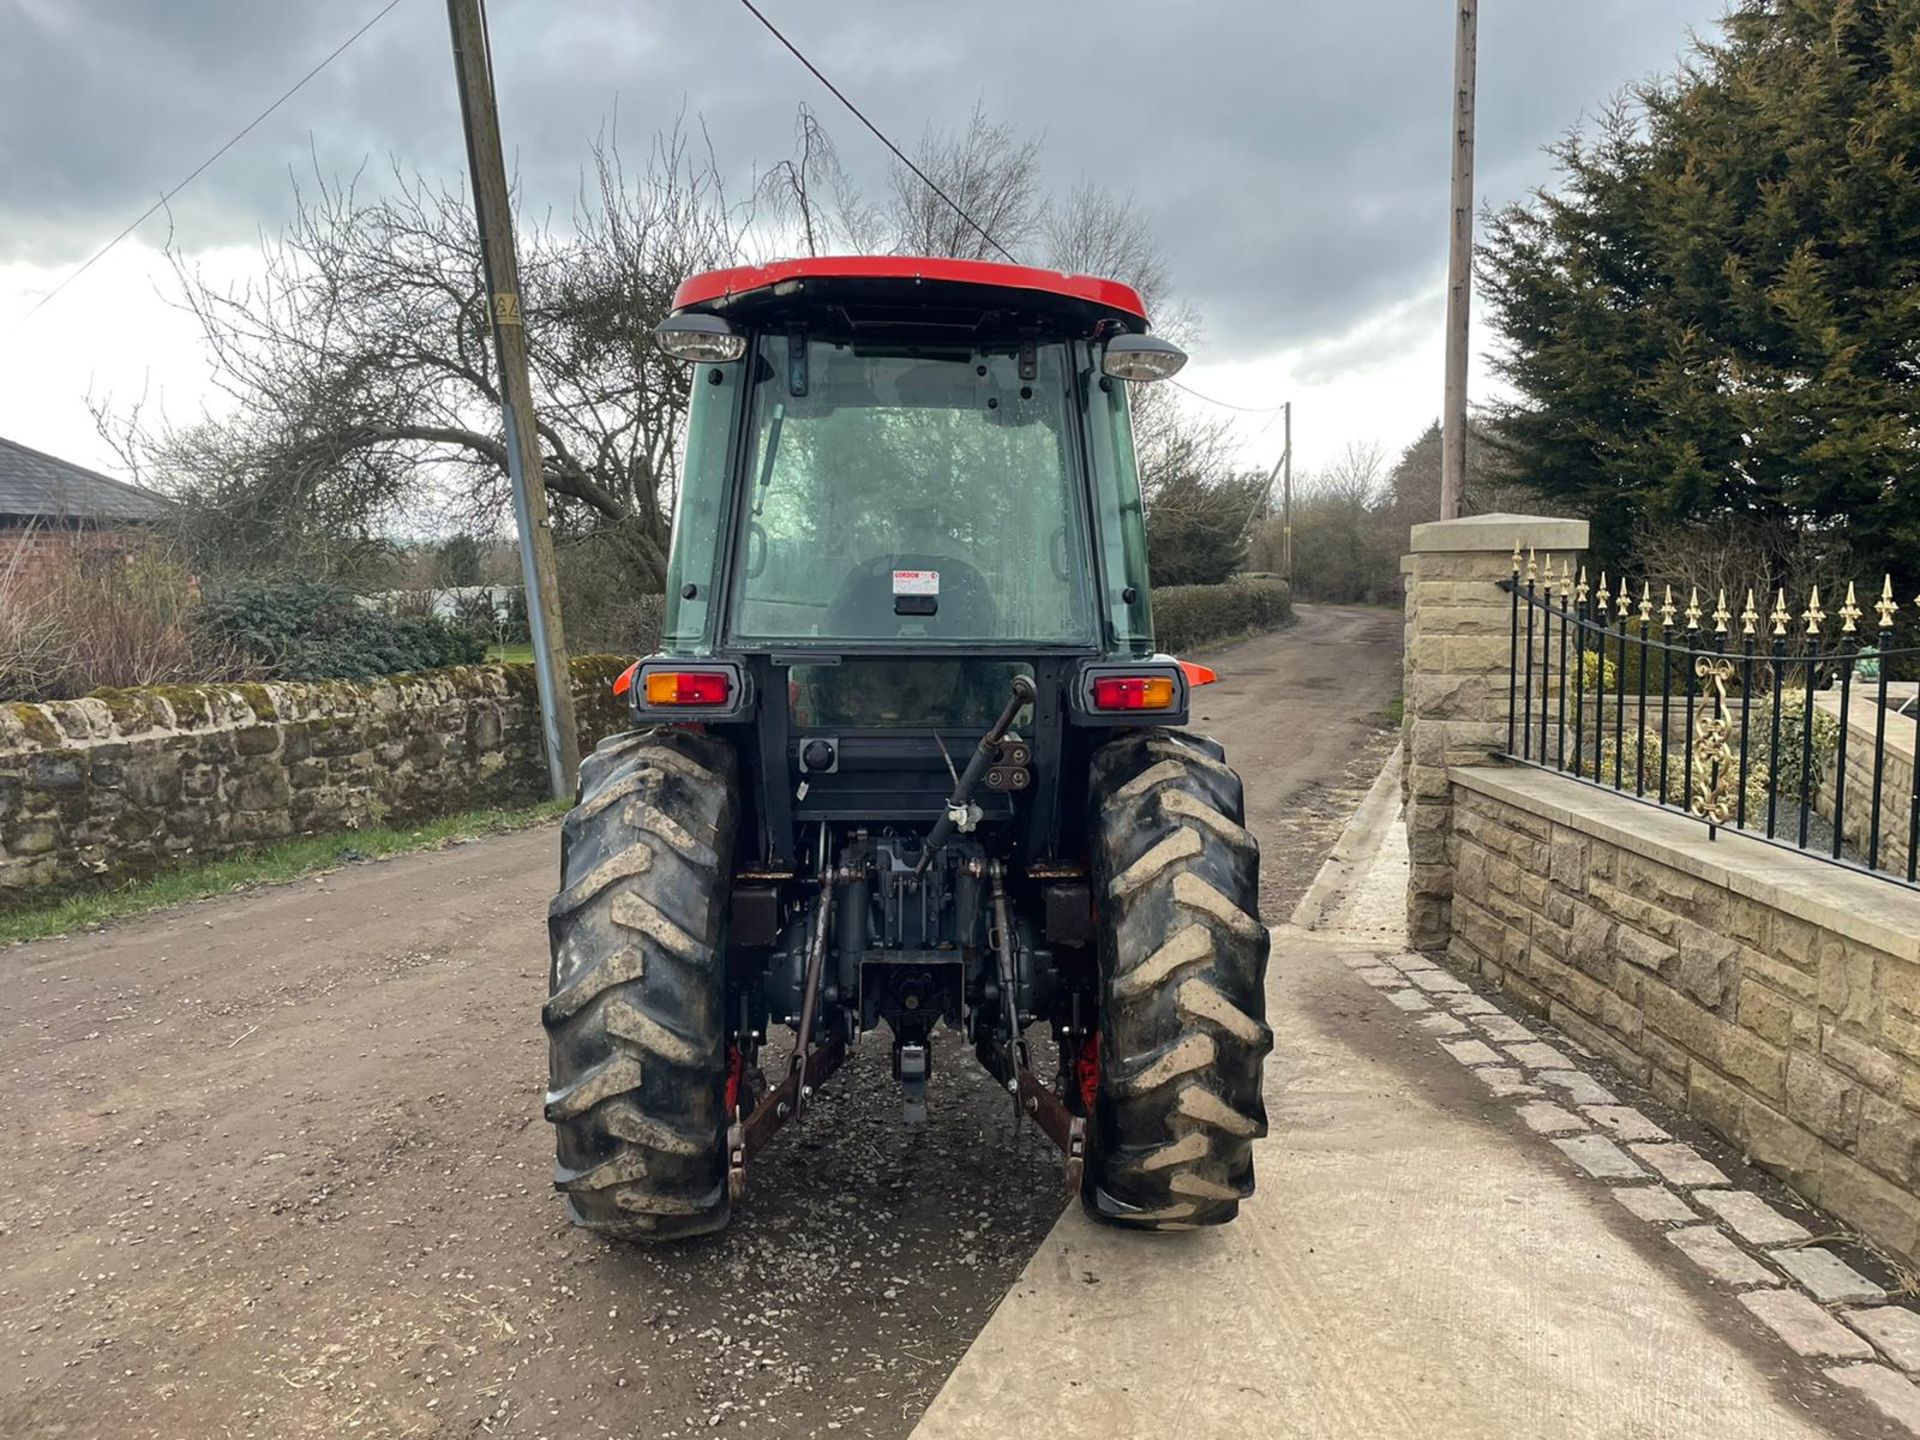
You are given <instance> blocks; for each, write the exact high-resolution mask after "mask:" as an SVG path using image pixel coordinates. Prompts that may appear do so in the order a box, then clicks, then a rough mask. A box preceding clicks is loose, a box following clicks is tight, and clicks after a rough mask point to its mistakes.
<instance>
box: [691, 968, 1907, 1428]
mask: <svg viewBox="0 0 1920 1440" xmlns="http://www.w3.org/2000/svg"><path fill="white" fill-rule="evenodd" d="M1273 953H1274V964H1273V965H1272V967H1271V968H1270V970H1269V975H1270V977H1271V982H1270V984H1271V990H1270V998H1269V1002H1268V1019H1269V1022H1270V1023H1271V1024H1272V1025H1273V1027H1274V1030H1275V1036H1276V1044H1275V1047H1274V1052H1273V1058H1272V1060H1271V1061H1269V1062H1268V1066H1267V1110H1268V1115H1269V1118H1270V1122H1271V1130H1270V1132H1269V1135H1268V1137H1267V1138H1266V1139H1264V1140H1262V1141H1260V1142H1258V1143H1257V1146H1256V1163H1257V1165H1258V1166H1259V1174H1260V1186H1259V1189H1258V1190H1257V1191H1256V1193H1255V1194H1254V1196H1253V1197H1252V1199H1250V1200H1249V1201H1247V1202H1246V1203H1245V1204H1244V1205H1243V1207H1242V1209H1241V1213H1240V1218H1239V1219H1238V1220H1236V1221H1235V1222H1234V1223H1233V1224H1231V1225H1228V1226H1225V1227H1222V1228H1220V1229H1214V1230H1203V1231H1196V1232H1192V1233H1189V1234H1182V1235H1169V1236H1157V1237H1141V1236H1138V1235H1131V1234H1127V1233H1125V1232H1120V1231H1114V1230H1109V1229H1104V1228H1101V1227H1097V1226H1095V1225H1093V1224H1092V1223H1091V1222H1089V1221H1088V1220H1087V1219H1086V1218H1085V1216H1084V1215H1083V1214H1082V1212H1081V1210H1080V1207H1078V1206H1077V1205H1076V1206H1074V1207H1072V1208H1071V1209H1070V1210H1069V1211H1068V1212H1067V1213H1066V1214H1065V1215H1064V1216H1062V1218H1061V1221H1060V1223H1059V1225H1058V1226H1056V1227H1055V1229H1054V1231H1053V1233H1052V1235H1051V1236H1049V1238H1048V1240H1047V1241H1046V1243H1045V1244H1044V1245H1043V1246H1042V1247H1041V1248H1040V1250H1039V1252H1038V1253H1037V1254H1036V1255H1035V1256H1034V1258H1033V1260H1032V1261H1031V1262H1030V1263H1029V1264H1028V1266H1027V1268H1026V1270H1025V1272H1024V1273H1023V1274H1022V1275H1021V1277H1020V1279H1019V1281H1018V1282H1017V1283H1016V1284H1015V1285H1014V1287H1013V1289H1012V1291H1011V1292H1010V1293H1009V1294H1008V1295H1007V1297H1006V1299H1005V1300H1003V1301H1002V1302H1001V1304H1000V1307H999V1309H998V1310H997V1311H996V1312H995V1314H994V1317H993V1319H992V1320H990V1321H989V1322H988V1323H987V1325H986V1327H985V1329H984V1330H982V1332H981V1333H980V1335H979V1336H978V1337H977V1339H976V1340H975V1341H974V1344H973V1346H972V1348H971V1349H970V1350H969V1351H968V1353H967V1355H966V1356H965V1358H964V1359H963V1360H962V1361H961V1363H960V1365H959V1366H958V1368H957V1369H956V1370H955V1371H954V1372H953V1374H952V1376H951V1377H950V1378H949V1379H948V1381H947V1384H946V1386H945V1387H944V1388H943V1389H942V1390H941V1391H940V1393H939V1395H938V1396H936V1397H935V1399H934V1401H933V1403H932V1404H931V1406H930V1407H929V1408H928V1410H927V1412H926V1414H925V1416H924V1418H923V1419H922V1421H921V1422H920V1425H919V1428H918V1429H917V1430H915V1431H914V1432H913V1433H914V1440H1006V1437H1008V1436H1015V1435H1046V1436H1050V1437H1053V1440H1162V1437H1168V1436H1177V1437H1179V1440H1247V1437H1249V1436H1260V1437H1263V1440H1267V1437H1272V1440H1307V1437H1312V1440H1359V1437H1367V1440H1376V1437H1377V1440H1389V1437H1391V1440H1405V1437H1410V1436H1446V1437H1448V1440H1539V1437H1542V1436H1552V1437H1554V1440H1622V1437H1633V1440H1698V1437H1700V1436H1708V1435H1710V1436H1713V1437H1715V1440H1789V1437H1791V1440H1814V1437H1816V1436H1823V1435H1828V1436H1830V1435H1832V1434H1833V1433H1844V1434H1846V1435H1848V1436H1854V1435H1862V1436H1864V1435H1866V1434H1868V1433H1869V1432H1868V1431H1866V1430H1865V1429H1854V1430H1847V1431H1843V1432H1832V1431H1829V1430H1828V1429H1827V1428H1825V1425H1824V1424H1823V1422H1822V1420H1821V1418H1820V1417H1819V1416H1818V1415H1815V1414H1812V1413H1810V1412H1809V1407H1811V1406H1826V1407H1829V1408H1832V1407H1837V1406H1839V1405H1840V1402H1839V1401H1838V1400H1837V1399H1836V1398H1834V1397H1833V1396H1832V1394H1831V1392H1823V1391H1821V1390H1820V1389H1818V1388H1817V1387H1818V1385H1819V1380H1818V1376H1817V1374H1816V1373H1815V1372H1814V1371H1812V1370H1810V1369H1806V1368H1805V1367H1801V1366H1799V1365H1798V1364H1797V1363H1796V1362H1793V1361H1792V1360H1791V1358H1790V1357H1788V1356H1786V1355H1785V1353H1784V1352H1783V1351H1781V1350H1780V1349H1779V1347H1778V1345H1777V1344H1776V1343H1775V1342H1774V1341H1772V1340H1771V1339H1770V1338H1762V1337H1760V1336H1758V1335H1756V1334H1755V1333H1754V1331H1753V1329H1752V1327H1751V1326H1750V1325H1749V1324H1748V1323H1747V1322H1746V1318H1745V1317H1744V1316H1743V1315H1741V1314H1740V1312H1739V1311H1738V1309H1737V1308H1736V1306H1735V1304H1734V1302H1733V1300H1732V1298H1731V1297H1729V1296H1727V1295H1726V1294H1724V1293H1723V1292H1718V1291H1715V1290H1714V1289H1713V1288H1712V1287H1710V1286H1708V1285H1707V1284H1706V1283H1704V1281H1702V1280H1701V1279H1700V1278H1698V1275H1697V1272H1695V1271H1694V1270H1693V1269H1692V1267H1691V1266H1689V1265H1687V1264H1686V1263H1685V1262H1684V1261H1682V1260H1681V1258H1680V1257H1679V1256H1678V1255H1677V1254H1675V1253H1674V1252H1672V1251H1671V1250H1670V1249H1669V1247H1667V1246H1665V1245H1662V1244H1659V1243H1658V1242H1657V1241H1656V1240H1655V1239H1654V1238H1653V1236H1652V1234H1651V1233H1650V1232H1648V1231H1646V1230H1645V1229H1644V1228H1643V1227H1642V1226H1640V1225H1639V1223H1638V1222H1637V1221H1635V1220H1634V1219H1633V1218H1632V1217H1631V1216H1628V1215H1625V1214H1622V1213H1620V1212H1618V1211H1617V1210H1615V1209H1614V1208H1613V1206H1612V1204H1611V1203H1610V1202H1609V1201H1608V1200H1607V1199H1606V1191H1605V1188H1604V1187H1602V1186H1600V1185H1598V1184H1596V1183H1595V1182H1594V1181H1592V1180H1590V1179H1588V1178H1587V1177H1586V1176H1585V1175H1583V1174H1580V1173H1578V1172H1577V1171H1575V1170H1574V1169H1573V1168H1572V1167H1571V1166H1567V1165H1565V1164H1563V1163H1561V1161H1560V1159H1559V1157H1558V1156H1556V1155H1555V1154H1554V1153H1553V1152H1552V1150H1550V1149H1549V1148H1548V1145H1547V1142H1545V1141H1543V1140H1542V1139H1540V1138H1539V1137H1536V1136H1534V1135H1533V1134H1531V1133H1530V1132H1528V1131H1527V1130H1526V1129H1525V1128H1524V1127H1523V1126H1520V1125H1515V1124H1512V1123H1511V1117H1510V1116H1509V1115H1507V1114H1506V1113H1505V1112H1506V1111H1507V1110H1508V1109H1509V1107H1508V1106H1507V1105H1505V1104H1497V1103H1496V1102H1495V1101H1493V1100H1492V1099H1491V1098H1489V1096H1488V1093H1487V1091H1486V1090H1485V1088H1483V1086H1481V1085H1479V1084H1476V1083H1475V1077H1477V1076H1479V1075H1481V1074H1482V1073H1484V1072H1483V1071H1478V1070H1476V1071H1468V1070H1465V1069H1462V1068H1461V1067H1460V1066H1458V1065H1456V1064H1455V1063H1454V1062H1453V1061H1452V1060H1450V1059H1448V1058H1447V1057H1446V1056H1445V1055H1444V1054H1443V1053H1442V1052H1441V1051H1440V1048H1439V1046H1438V1045H1437V1044H1436V1043H1435V1040H1434V1037H1432V1036H1430V1035H1428V1034H1426V1033H1424V1032H1422V1031H1420V1030H1418V1029H1417V1028H1416V1027H1415V1026H1414V1025H1412V1024H1410V1023H1406V1022H1404V1021H1403V1020H1401V1018H1400V1017H1399V1016H1398V1015H1396V1014H1395V1013H1394V1012H1392V1011H1390V1010H1388V1009H1387V1008H1386V1007H1385V1006H1383V1005H1381V1004H1380V1003H1379V997H1378V992H1374V991H1371V990H1369V989H1367V988H1366V987H1364V986H1361V985H1358V984H1356V983H1355V982H1354V980H1353V978H1352V976H1351V975H1350V974H1349V973H1348V972H1347V970H1346V968H1345V967H1344V966H1343V965H1341V964H1340V963H1339V961H1338V959H1337V958H1336V957H1335V956H1334V955H1332V954H1330V953H1329V951H1328V949H1327V942H1324V941H1320V940H1318V939H1317V938H1316V937H1313V936H1308V935H1306V934H1304V932H1297V931H1289V930H1282V931H1280V932H1279V933H1278V934H1277V935H1276V938H1275V941H1274V950H1273ZM1490 1120H1493V1121H1495V1122H1496V1123H1489V1121H1490ZM1616 1153H1619V1152H1617V1150H1616ZM1808 1303H1811V1302H1808ZM1816 1309H1817V1307H1816ZM1855 1338H1856V1339H1857V1337H1855ZM1858 1343H1859V1344H1861V1345H1862V1346H1864V1345H1865V1342H1864V1341H1858ZM1796 1386H1800V1387H1801V1388H1799V1389H1796V1388H1795V1387H1796ZM1823 1395H1824V1396H1825V1398H1824V1399H1823V1398H1822V1397H1823ZM1861 1410H1862V1412H1863V1413H1864V1406H1862V1407H1861ZM1872 1423H1874V1424H1876V1425H1877V1424H1879V1423H1880V1422H1879V1421H1878V1419H1877V1417H1876V1418H1875V1419H1874V1420H1873V1421H1872ZM716 1433H719V1432H716Z"/></svg>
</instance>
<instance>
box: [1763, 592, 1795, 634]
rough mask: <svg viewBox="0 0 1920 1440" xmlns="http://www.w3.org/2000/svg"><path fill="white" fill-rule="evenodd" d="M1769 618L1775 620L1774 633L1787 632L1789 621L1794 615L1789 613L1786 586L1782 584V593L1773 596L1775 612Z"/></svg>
mask: <svg viewBox="0 0 1920 1440" xmlns="http://www.w3.org/2000/svg"><path fill="white" fill-rule="evenodd" d="M1767 618H1768V619H1769V620H1771V621H1772V622H1773V633H1774V634H1776V635H1785V634H1786V633H1787V622H1788V621H1789V620H1791V619H1792V618H1793V616H1791V615H1789V614H1788V613H1787V587H1786V586H1784V585H1782V586H1781V587H1780V593H1779V594H1778V595H1776V596H1774V597H1773V613H1772V614H1771V615H1769V616H1768V617H1767Z"/></svg>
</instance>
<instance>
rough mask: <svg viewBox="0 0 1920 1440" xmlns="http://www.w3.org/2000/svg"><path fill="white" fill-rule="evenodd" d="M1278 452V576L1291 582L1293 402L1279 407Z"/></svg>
mask: <svg viewBox="0 0 1920 1440" xmlns="http://www.w3.org/2000/svg"><path fill="white" fill-rule="evenodd" d="M1280 415H1281V426H1280V433H1281V437H1282V439H1283V441H1284V443H1285V445H1286V447H1287V448H1286V449H1284V450H1282V451H1281V452H1280V578H1281V579H1283V580H1285V581H1286V582H1287V583H1288V584H1289V585H1291V584H1292V583H1293V402H1292V401H1291V400H1289V401H1287V402H1286V404H1285V405H1283V406H1282V407H1281V410H1280Z"/></svg>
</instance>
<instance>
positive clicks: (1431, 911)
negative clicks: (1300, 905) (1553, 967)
mask: <svg viewBox="0 0 1920 1440" xmlns="http://www.w3.org/2000/svg"><path fill="white" fill-rule="evenodd" d="M1515 542H1518V544H1519V546H1520V548H1521V550H1522V552H1523V553H1524V552H1525V551H1526V550H1527V549H1528V548H1529V547H1531V548H1532V549H1533V550H1534V551H1535V552H1536V553H1537V554H1538V555H1539V556H1540V557H1541V558H1542V560H1543V561H1544V559H1545V557H1546V556H1547V555H1548V554H1551V555H1552V556H1553V559H1554V564H1555V566H1556V568H1557V567H1558V565H1559V563H1560V561H1561V560H1562V559H1563V558H1564V559H1568V560H1570V561H1571V563H1572V564H1573V566H1574V568H1575V569H1576V571H1577V569H1578V567H1579V563H1580V555H1579V552H1580V551H1583V550H1585V549H1586V545H1587V522H1586V521H1584V520H1554V519H1550V518H1547V517H1545V516H1540V515H1474V516H1471V517H1468V518H1466V519H1461V520H1437V521H1434V522H1432V523H1430V524H1426V525H1416V526H1414V527H1413V537H1412V545H1411V547H1410V553H1409V554H1408V555H1407V556H1406V557H1405V558H1404V559H1403V560H1402V561H1401V564H1400V568H1401V570H1402V572H1403V573H1404V574H1405V575H1406V583H1407V643H1406V655H1405V662H1404V663H1405V670H1406V683H1405V696H1406V698H1405V712H1404V715H1403V728H1402V730H1401V737H1400V743H1401V747H1402V753H1401V759H1402V761H1403V766H1402V770H1401V775H1402V781H1401V785H1402V792H1403V796H1404V798H1405V800H1406V809H1407V846H1408V853H1409V858H1410V860H1411V862H1412V864H1411V873H1410V876H1409V878H1408V882H1407V933H1408V936H1409V937H1410V943H1411V944H1412V945H1413V946H1414V948H1415V949H1419V950H1444V949H1445V948H1446V946H1447V942H1448V940H1449V939H1450V938H1451V935H1452V904H1453V860H1452V847H1451V845H1450V844H1449V840H1450V837H1451V835H1452V831H1453V806H1452V798H1451V797H1452V789H1451V786H1450V785H1449V783H1448V779H1447V771H1448V768H1449V767H1450V766H1454V765H1482V764H1485V763H1486V761H1487V757H1488V756H1489V755H1490V754H1492V753H1494V752H1495V751H1498V750H1501V749H1503V748H1504V747H1505V745H1506V738H1507V661H1508V642H1509V636H1510V634H1511V630H1510V626H1511V617H1512V602H1511V601H1510V600H1509V598H1508V596H1507V593H1506V592H1505V591H1504V590H1502V589H1501V588H1500V582H1501V581H1502V580H1504V579H1506V578H1507V577H1508V576H1509V575H1511V574H1512V573H1513V549H1514V545H1515Z"/></svg>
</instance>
